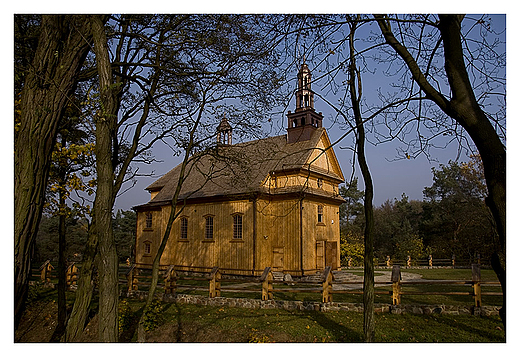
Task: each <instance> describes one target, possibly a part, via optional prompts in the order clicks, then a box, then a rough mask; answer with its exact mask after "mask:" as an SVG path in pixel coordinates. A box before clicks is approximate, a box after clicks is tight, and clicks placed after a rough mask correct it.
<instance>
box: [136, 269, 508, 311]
mask: <svg viewBox="0 0 520 357" xmlns="http://www.w3.org/2000/svg"><path fill="white" fill-rule="evenodd" d="M207 270H209V269H207ZM127 277H128V281H129V283H128V292H129V293H130V294H131V293H132V291H137V290H138V288H139V287H144V286H147V285H148V284H146V282H141V281H140V280H139V279H140V278H144V279H148V278H149V276H148V275H146V274H143V271H142V269H137V268H136V267H135V266H132V267H131V268H130V269H129V271H128V273H127ZM130 281H131V282H132V283H130ZM164 281H165V283H164V286H165V292H166V293H170V294H174V293H175V292H176V291H177V289H182V288H188V289H192V290H194V291H204V292H208V293H209V297H218V296H221V294H222V292H249V293H258V292H261V296H262V300H270V299H273V295H274V294H275V293H317V294H321V300H322V302H332V301H333V296H334V295H337V294H353V295H356V294H363V291H362V290H333V286H335V285H362V284H363V281H341V282H340V283H335V282H334V274H333V273H332V269H331V268H330V267H326V268H325V270H324V271H323V272H322V274H321V276H319V277H318V278H317V279H315V280H314V281H305V280H291V281H275V279H274V277H273V272H272V271H271V268H270V267H267V268H265V270H264V272H263V274H262V276H260V277H252V276H251V277H243V278H241V279H236V278H235V279H230V278H225V277H224V274H220V273H219V268H218V267H214V268H212V270H211V273H209V274H207V273H206V276H188V275H181V274H179V272H176V270H175V268H174V267H173V266H171V267H169V268H168V270H167V272H166V274H164ZM179 281H193V282H207V284H206V285H204V286H201V285H196V284H192V285H190V284H178V282H179ZM222 283H235V284H232V285H222ZM237 283H240V284H243V285H244V286H237ZM275 284H276V285H275ZM282 284H289V285H290V286H288V287H285V286H283V287H280V285H282ZM483 284H485V285H486V286H492V285H500V283H499V282H498V281H482V280H481V277H480V266H479V265H478V264H473V266H472V280H435V281H432V280H428V281H402V280H401V267H400V265H394V266H393V267H392V275H391V279H390V281H383V282H377V285H378V286H385V285H388V286H391V287H392V289H391V290H375V291H374V293H375V294H377V295H391V296H392V304H393V305H399V304H400V303H401V297H402V296H403V295H461V296H472V297H474V304H475V306H477V307H480V306H482V296H485V295H489V296H501V295H502V293H501V292H482V285H483ZM418 285H430V286H441V285H443V286H449V285H462V286H471V288H472V289H471V290H470V291H428V292H424V291H410V290H407V287H410V286H418Z"/></svg>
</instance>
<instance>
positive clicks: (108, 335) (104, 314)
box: [91, 16, 119, 342]
mask: <svg viewBox="0 0 520 357" xmlns="http://www.w3.org/2000/svg"><path fill="white" fill-rule="evenodd" d="M91 19H92V20H91V23H92V34H93V39H94V51H95V53H96V63H97V69H98V75H99V88H100V100H101V103H100V104H101V109H100V111H99V112H98V114H97V116H96V148H95V153H96V170H97V191H96V199H95V201H94V215H95V216H96V231H97V237H98V239H99V314H98V316H99V339H100V341H102V342H117V341H118V335H119V331H118V321H117V312H118V297H119V287H118V282H119V281H118V280H119V279H118V261H117V252H116V247H115V242H114V233H113V230H112V209H113V206H114V178H115V176H114V169H115V167H114V163H113V161H112V145H113V143H112V138H113V137H114V133H115V131H116V130H117V129H116V124H117V112H118V105H117V88H116V87H114V85H113V81H112V78H113V77H112V69H111V63H110V57H109V52H108V42H107V38H106V34H105V29H104V21H103V17H102V16H92V18H91Z"/></svg>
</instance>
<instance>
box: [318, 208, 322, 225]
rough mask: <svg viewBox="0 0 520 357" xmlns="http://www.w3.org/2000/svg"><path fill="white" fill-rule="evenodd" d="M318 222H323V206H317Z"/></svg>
mask: <svg viewBox="0 0 520 357" xmlns="http://www.w3.org/2000/svg"><path fill="white" fill-rule="evenodd" d="M318 223H323V206H321V205H320V206H318Z"/></svg>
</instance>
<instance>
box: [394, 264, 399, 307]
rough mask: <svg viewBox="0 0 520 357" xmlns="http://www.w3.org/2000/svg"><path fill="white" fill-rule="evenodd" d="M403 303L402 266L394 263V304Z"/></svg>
mask: <svg viewBox="0 0 520 357" xmlns="http://www.w3.org/2000/svg"><path fill="white" fill-rule="evenodd" d="M400 303H401V267H400V266H399V265H394V266H393V267H392V305H399V304H400Z"/></svg>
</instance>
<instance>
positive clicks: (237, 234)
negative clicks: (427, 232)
mask: <svg viewBox="0 0 520 357" xmlns="http://www.w3.org/2000/svg"><path fill="white" fill-rule="evenodd" d="M233 239H242V215H241V214H235V215H233Z"/></svg>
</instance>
